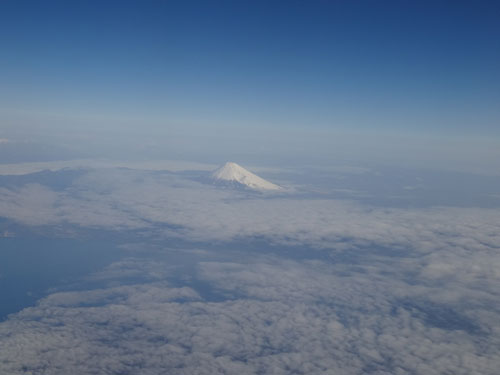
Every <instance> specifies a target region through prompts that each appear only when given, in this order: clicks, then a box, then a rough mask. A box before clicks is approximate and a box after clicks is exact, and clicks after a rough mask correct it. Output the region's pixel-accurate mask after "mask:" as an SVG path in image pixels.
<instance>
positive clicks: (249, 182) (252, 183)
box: [212, 162, 283, 191]
mask: <svg viewBox="0 0 500 375" xmlns="http://www.w3.org/2000/svg"><path fill="white" fill-rule="evenodd" d="M212 179H213V181H214V182H215V183H217V184H224V185H233V186H238V187H244V188H250V189H252V190H274V191H278V190H282V189H283V188H282V187H281V186H278V185H275V184H273V183H272V182H269V181H266V180H264V179H263V178H261V177H259V176H257V175H255V174H253V173H252V172H250V171H248V170H246V169H245V168H243V167H241V166H239V165H238V164H236V163H232V162H227V163H226V164H224V165H223V166H222V167H220V168H219V169H217V170H215V171H214V172H213V173H212Z"/></svg>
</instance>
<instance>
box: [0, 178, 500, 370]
mask: <svg viewBox="0 0 500 375" xmlns="http://www.w3.org/2000/svg"><path fill="white" fill-rule="evenodd" d="M0 212H2V216H5V217H8V218H11V219H15V220H17V221H19V222H22V223H25V224H30V225H49V226H57V225H62V224H73V225H77V226H83V227H94V228H103V229H115V230H122V229H137V230H139V232H141V231H142V232H143V233H149V234H151V235H154V236H157V237H158V238H165V239H166V238H172V237H176V238H181V239H190V240H194V244H193V246H197V247H200V246H201V247H203V243H206V242H210V243H212V246H211V247H210V248H209V249H208V250H207V253H208V254H210V252H213V253H214V254H222V255H219V258H220V257H222V258H223V257H224V255H223V253H219V252H218V251H217V246H213V243H214V242H215V243H216V244H219V246H220V247H221V249H222V247H224V246H227V245H228V244H229V246H230V247H233V250H232V251H233V252H234V254H237V255H236V256H234V257H232V260H221V259H215V258H213V259H211V258H210V257H202V256H200V257H199V259H198V260H197V268H196V272H195V274H194V275H190V277H191V278H194V279H195V281H197V282H194V283H193V282H191V283H190V282H188V281H189V279H186V280H187V281H185V282H184V285H182V282H181V285H178V284H179V280H177V282H173V280H172V278H170V277H169V274H170V272H171V271H172V270H173V268H175V265H174V264H170V263H168V262H166V261H161V262H160V261H158V260H157V259H147V260H137V259H136V260H134V259H132V258H131V259H126V260H122V261H121V262H118V263H114V264H112V265H111V266H109V267H108V268H106V269H104V270H102V271H101V272H99V273H97V274H95V275H93V278H94V279H95V280H101V281H102V280H110V281H109V283H108V284H107V285H108V286H104V287H102V288H101V289H94V290H87V291H80V292H76V291H75V292H60V293H53V294H50V295H49V296H48V297H46V298H44V299H42V300H41V301H40V302H39V304H38V305H37V306H35V307H31V308H27V309H25V310H23V311H21V312H20V313H17V314H14V315H11V316H10V317H9V319H8V320H6V321H5V322H3V323H1V324H0V338H1V339H0V370H2V371H3V372H5V373H12V374H16V373H32V374H41V373H43V374H67V373H78V374H80V373H81V374H92V373H102V372H105V373H110V374H127V373H130V374H132V373H137V372H138V371H140V372H141V373H144V374H158V373H164V372H173V373H186V374H193V373H199V374H216V373H227V374H229V373H235V372H238V373H248V374H254V373H275V374H288V373H303V374H314V373H317V374H320V373H324V374H365V373H373V374H426V375H427V374H443V373H453V374H491V375H493V374H495V373H496V370H497V369H498V368H499V367H500V362H499V360H498V358H500V353H499V349H498V348H500V345H499V343H500V326H499V324H498V322H499V321H500V302H499V301H500V295H499V293H498V290H497V289H498V288H497V287H496V286H497V285H498V283H499V282H500V273H499V271H498V270H499V269H500V253H499V247H500V246H499V244H500V237H499V233H500V228H499V224H498V223H500V220H499V219H500V213H499V212H498V210H494V209H479V208H453V207H434V208H426V209H411V210H408V209H396V208H391V209H387V208H377V207H373V206H368V205H362V204H360V203H357V202H354V201H345V200H344V201H341V200H335V199H316V198H304V197H299V196H277V197H268V196H261V195H248V194H246V193H245V194H243V193H240V192H234V191H230V190H217V189H215V188H213V187H211V186H209V185H204V184H200V183H198V182H195V181H192V180H189V179H186V178H182V177H179V176H178V175H173V174H167V173H151V172H147V173H146V172H143V171H131V170H106V171H89V173H86V174H84V175H83V176H80V177H78V180H77V181H75V182H74V184H73V185H72V186H71V187H69V188H68V189H65V190H63V191H56V190H52V189H50V188H48V187H46V186H42V185H37V184H27V185H24V186H22V187H20V188H18V189H16V188H9V189H7V188H3V189H2V190H1V193H0ZM256 238H258V239H259V240H260V241H261V242H258V241H257V242H256V244H255V246H254V248H252V249H250V250H248V249H246V248H245V249H244V250H241V251H240V249H239V246H241V244H242V243H248V242H251V241H253V240H254V239H256ZM240 240H242V242H238V241H240ZM259 243H260V245H259ZM259 246H262V248H259ZM165 251H168V249H165ZM221 251H222V250H221ZM224 251H228V250H227V249H226V250H224ZM298 253H300V254H301V255H300V256H301V257H302V258H301V260H297V259H295V260H294V258H295V257H296V256H297V254H298ZM138 274H140V275H142V276H143V277H145V279H146V280H147V281H144V280H143V281H141V282H134V283H131V284H130V283H129V284H128V285H122V286H116V284H117V283H118V284H120V282H119V280H120V277H124V276H127V275H129V276H131V277H132V276H135V275H138ZM113 280H115V281H116V282H115V283H113ZM200 284H203V285H204V287H203V288H201V289H200V287H199V285H200ZM207 288H208V290H209V292H208V293H207V290H206V289H207Z"/></svg>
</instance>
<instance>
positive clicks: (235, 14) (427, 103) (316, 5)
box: [0, 1, 500, 139]
mask: <svg viewBox="0 0 500 375" xmlns="http://www.w3.org/2000/svg"><path fill="white" fill-rule="evenodd" d="M499 13H500V6H499V5H498V4H497V3H496V2H490V1H484V2H483V1H478V2H458V1H431V2H425V1H424V2H409V1H394V2H392V1H382V2H375V1H345V2H342V1H307V2H306V1H286V2H285V1H280V2H278V1H248V2H246V1H210V2H208V1H206V2H196V1H182V2H166V1H116V2H115V1H105V2H97V1H95V2H94V1H89V2H84V1H80V2H67V1H3V2H2V4H1V5H0V43H1V45H2V48H1V49H0V70H1V73H0V100H1V103H2V104H1V105H0V107H1V109H0V111H1V112H0V115H1V116H2V117H3V121H2V122H3V123H4V124H5V125H6V127H7V126H9V125H10V126H11V127H13V126H15V127H25V128H27V129H30V130H33V131H35V132H36V130H40V129H41V128H42V127H43V126H45V127H46V128H44V129H48V132H50V129H52V127H53V129H57V126H56V125H57V124H58V126H59V128H63V129H65V130H66V131H68V132H72V131H75V132H76V131H81V130H82V129H83V128H85V129H87V130H88V129H92V128H94V129H102V128H104V129H108V130H110V131H117V130H124V131H125V130H129V131H133V132H139V133H140V132H158V131H161V132H164V133H167V134H168V133H169V132H174V133H175V134H179V132H180V133H182V134H183V135H192V134H201V135H203V134H210V133H212V132H214V131H215V132H217V131H218V129H225V130H226V134H234V135H235V136H237V135H242V134H252V133H253V132H255V131H256V132H257V133H258V132H259V131H263V129H266V131H267V132H275V133H279V132H285V131H299V132H300V131H311V132H316V131H317V132H320V133H321V132H325V131H327V132H328V131H332V132H335V131H337V132H351V133H354V134H358V133H362V134H372V133H379V134H381V133H384V134H411V135H418V136H427V135H429V134H431V135H436V136H440V137H442V136H454V137H456V136H462V137H491V136H494V137H495V138H497V139H498V135H499V131H498V128H499V126H498V124H499V119H500V110H499V109H498V106H497V105H496V104H497V103H498V102H500V100H499V99H500V89H499V88H500V73H499V69H498V66H499V63H500V25H499V23H498V19H500V14H499ZM42 125H43V126H42ZM263 136H264V134H263Z"/></svg>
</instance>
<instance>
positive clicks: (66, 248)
mask: <svg viewBox="0 0 500 375" xmlns="http://www.w3.org/2000/svg"><path fill="white" fill-rule="evenodd" d="M122 256H123V250H120V249H118V248H117V247H116V245H114V244H113V243H111V242H107V241H103V240H102V239H99V240H92V239H91V240H89V239H85V240H83V239H67V238H50V239H49V238H40V237H32V236H29V237H28V238H26V237H25V238H0V320H4V319H5V318H6V316H7V315H8V314H10V313H14V312H17V311H19V310H21V309H23V308H25V307H27V306H32V305H34V304H35V303H36V301H37V300H38V299H40V298H41V297H43V296H45V295H46V294H47V292H48V290H49V289H51V288H60V287H64V286H65V285H69V284H71V283H75V282H77V281H78V280H79V279H81V278H82V277H84V276H85V275H88V274H89V273H91V272H94V271H96V270H99V269H101V268H102V267H104V266H106V265H107V264H109V263H111V262H113V261H114V260H117V259H119V258H120V257H122Z"/></svg>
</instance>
